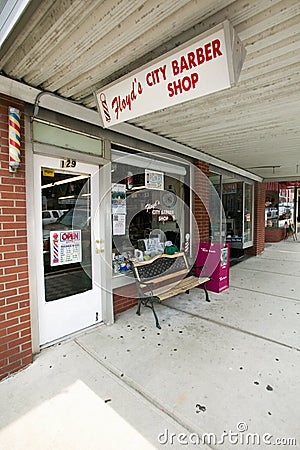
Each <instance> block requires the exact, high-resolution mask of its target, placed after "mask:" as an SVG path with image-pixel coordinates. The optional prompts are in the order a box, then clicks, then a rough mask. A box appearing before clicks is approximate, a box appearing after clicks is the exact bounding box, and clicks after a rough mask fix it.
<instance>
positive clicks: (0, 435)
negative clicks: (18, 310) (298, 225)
mask: <svg viewBox="0 0 300 450" xmlns="http://www.w3.org/2000/svg"><path fill="white" fill-rule="evenodd" d="M299 244H300V242H298V241H291V240H288V241H285V242H281V243H279V244H267V245H266V249H265V252H264V253H263V254H262V255H260V256H258V257H256V258H250V259H247V260H245V261H243V262H241V263H240V264H238V265H236V266H234V267H232V268H231V272H230V277H231V281H230V286H231V287H230V288H229V289H228V290H226V291H224V292H223V293H221V294H214V293H210V297H211V300H212V301H211V303H206V302H205V300H204V295H203V291H202V290H199V289H194V290H193V291H191V292H190V294H189V295H186V294H182V295H179V296H178V297H176V298H173V299H170V300H168V301H166V302H164V303H163V304H162V305H158V306H157V308H156V309H157V313H158V315H159V318H160V322H161V325H162V329H161V330H158V329H156V328H155V325H154V319H153V315H152V312H151V311H150V310H149V309H146V310H145V309H143V310H142V315H141V316H140V317H138V316H136V314H135V309H132V310H130V311H127V312H126V313H123V314H121V315H119V316H117V318H116V322H115V324H114V325H113V326H111V327H105V326H100V327H98V328H95V329H93V330H90V331H87V332H85V333H82V334H80V335H78V336H77V337H76V338H74V339H70V340H68V341H66V342H64V343H62V344H60V345H55V346H53V347H51V348H48V349H47V350H44V351H42V352H41V353H40V354H39V355H38V356H37V357H36V358H35V361H34V363H33V364H32V365H31V366H30V367H28V368H27V369H25V370H24V371H22V372H20V373H19V374H17V375H15V376H13V377H11V378H8V379H6V380H4V381H3V382H2V383H0V402H1V410H2V414H1V417H0V449H1V450H4V449H5V450H14V449H16V450H19V449H22V450H23V449H27V448H30V449H32V450H35V449H41V450H42V449H43V450H45V449H46V450H47V449H58V450H60V449H61V450H66V449H67V450H68V449H72V450H73V449H78V450H79V449H80V450H81V449H82V450H83V449H84V450H86V449H95V450H96V449H97V450H98V449H99V450H100V449H101V450H102V449H105V450H106V449H122V450H123V449H125V450H127V449H135V448H136V449H147V448H170V449H171V448H172V449H179V448H202V449H206V450H207V449H209V448H213V449H220V450H222V449H231V448H238V449H254V448H259V449H268V448H270V444H271V445H272V446H273V448H274V447H275V448H277V447H280V446H281V447H285V448H289V449H292V448H295V449H296V448H300V433H299V425H298V424H299V417H300V405H299V394H300V392H299V386H300V353H299V350H300V339H299V322H300V320H299V319H300V294H299V293H300V245H299ZM224 432H225V434H224ZM231 432H232V433H235V434H232V435H231V438H229V437H228V434H229V435H230V434H231ZM172 433H174V434H173V435H172ZM180 433H184V434H183V435H180ZM195 433H196V434H195ZM203 433H212V435H211V436H210V437H209V436H206V438H205V439H206V443H207V445H203V444H202V445H195V444H198V436H199V438H201V436H202V435H203ZM226 433H227V434H226ZM222 434H223V437H222ZM276 439H280V440H281V441H280V442H279V441H277V442H276ZM172 442H173V443H172ZM186 442H189V444H188V445H184V444H185V443H186ZM247 442H248V443H247ZM271 448H272V447H271Z"/></svg>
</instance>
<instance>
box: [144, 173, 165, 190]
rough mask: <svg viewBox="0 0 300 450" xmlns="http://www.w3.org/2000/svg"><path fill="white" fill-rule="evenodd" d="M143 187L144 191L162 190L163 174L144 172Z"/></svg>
mask: <svg viewBox="0 0 300 450" xmlns="http://www.w3.org/2000/svg"><path fill="white" fill-rule="evenodd" d="M145 187H146V189H157V190H161V191H163V190H164V173H163V172H155V171H153V170H147V169H146V170H145Z"/></svg>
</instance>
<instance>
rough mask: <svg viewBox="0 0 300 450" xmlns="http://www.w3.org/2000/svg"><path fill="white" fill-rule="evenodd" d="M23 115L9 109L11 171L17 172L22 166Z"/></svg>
mask: <svg viewBox="0 0 300 450" xmlns="http://www.w3.org/2000/svg"><path fill="white" fill-rule="evenodd" d="M20 117H21V113H20V111H19V110H18V109H16V108H12V107H11V106H10V107H9V124H8V129H9V171H10V172H15V171H16V169H17V168H18V167H20V165H21V134H20V131H21V119H20Z"/></svg>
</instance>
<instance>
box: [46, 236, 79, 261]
mask: <svg viewBox="0 0 300 450" xmlns="http://www.w3.org/2000/svg"><path fill="white" fill-rule="evenodd" d="M81 247H82V246H81V230H67V231H50V265H51V266H60V265H62V264H73V263H78V262H81V260H82V248H81Z"/></svg>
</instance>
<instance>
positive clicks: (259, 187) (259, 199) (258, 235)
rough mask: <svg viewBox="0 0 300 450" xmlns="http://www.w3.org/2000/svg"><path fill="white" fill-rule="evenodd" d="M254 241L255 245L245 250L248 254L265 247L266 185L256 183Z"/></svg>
mask: <svg viewBox="0 0 300 450" xmlns="http://www.w3.org/2000/svg"><path fill="white" fill-rule="evenodd" d="M253 233H254V241H253V247H250V248H248V249H246V250H245V253H246V255H251V256H256V255H259V254H260V253H262V252H263V251H264V249H265V186H264V183H258V182H256V183H255V185H254V229H253Z"/></svg>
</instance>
